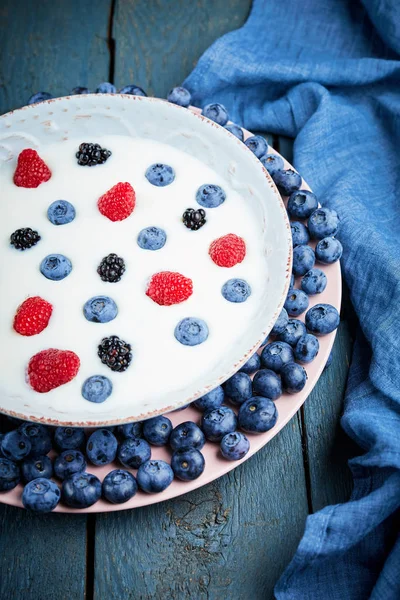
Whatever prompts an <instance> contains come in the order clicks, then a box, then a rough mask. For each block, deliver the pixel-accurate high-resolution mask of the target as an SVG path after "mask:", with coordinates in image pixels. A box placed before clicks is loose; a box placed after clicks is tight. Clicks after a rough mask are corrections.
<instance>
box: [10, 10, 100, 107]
mask: <svg viewBox="0 0 400 600" xmlns="http://www.w3.org/2000/svg"><path fill="white" fill-rule="evenodd" d="M111 2H112V0H97V1H96V2H81V1H80V0H57V2H54V1H53V0H42V1H41V2H26V1H25V0H3V1H2V3H1V7H0V18H1V24H2V27H1V29H0V47H1V57H0V61H1V62H0V73H1V81H0V113H1V114H2V113H4V112H7V111H8V110H11V109H13V108H18V107H19V106H22V105H24V104H26V103H27V101H28V99H29V97H30V96H31V94H33V93H34V92H38V91H48V92H49V93H51V94H52V95H53V96H66V95H68V93H70V91H71V90H72V88H74V87H75V86H78V85H81V86H87V87H89V88H90V89H95V88H96V87H97V84H99V83H101V82H102V81H107V80H108V75H109V51H108V45H107V37H108V19H109V15H110V7H111Z"/></svg>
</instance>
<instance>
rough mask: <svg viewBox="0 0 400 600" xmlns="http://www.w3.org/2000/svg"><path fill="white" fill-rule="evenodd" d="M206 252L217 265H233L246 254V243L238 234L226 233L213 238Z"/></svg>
mask: <svg viewBox="0 0 400 600" xmlns="http://www.w3.org/2000/svg"><path fill="white" fill-rule="evenodd" d="M208 253H209V255H210V256H211V258H212V260H213V261H214V262H215V264H216V265H218V266H219V267H234V266H235V265H237V264H238V263H241V262H242V261H243V259H244V257H245V256H246V244H245V243H244V240H243V239H242V238H241V237H239V236H238V235H235V234H234V233H228V235H224V236H223V237H220V238H218V239H217V240H214V241H213V242H212V243H211V244H210V249H209V251H208Z"/></svg>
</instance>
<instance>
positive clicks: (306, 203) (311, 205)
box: [287, 190, 318, 219]
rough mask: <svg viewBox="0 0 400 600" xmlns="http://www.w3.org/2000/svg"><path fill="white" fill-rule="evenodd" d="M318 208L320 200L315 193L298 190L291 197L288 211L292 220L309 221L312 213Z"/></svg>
mask: <svg viewBox="0 0 400 600" xmlns="http://www.w3.org/2000/svg"><path fill="white" fill-rule="evenodd" d="M317 208H318V200H317V197H316V195H315V194H313V192H309V191H308V190H297V191H296V192H293V194H291V195H290V198H289V200H288V203H287V211H288V213H289V215H290V216H291V217H292V218H295V219H308V217H309V216H310V215H311V213H313V212H314V210H316V209H317Z"/></svg>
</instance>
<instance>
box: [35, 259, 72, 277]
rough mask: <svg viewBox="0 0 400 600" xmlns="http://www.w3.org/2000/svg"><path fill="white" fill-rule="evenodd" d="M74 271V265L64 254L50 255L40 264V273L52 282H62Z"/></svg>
mask: <svg viewBox="0 0 400 600" xmlns="http://www.w3.org/2000/svg"><path fill="white" fill-rule="evenodd" d="M71 271H72V263H71V261H70V260H69V258H67V257H66V256H64V255H63V254H49V255H48V256H46V257H45V258H44V259H43V260H42V262H41V263H40V272H41V273H42V275H44V276H45V277H46V279H51V280H52V281H61V280H62V279H65V277H68V275H69V274H70V273H71Z"/></svg>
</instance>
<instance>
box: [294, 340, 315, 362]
mask: <svg viewBox="0 0 400 600" xmlns="http://www.w3.org/2000/svg"><path fill="white" fill-rule="evenodd" d="M318 351H319V341H318V339H317V338H316V337H315V335H312V333H305V334H304V335H302V336H301V338H300V339H299V340H298V342H297V344H296V347H295V349H294V356H295V358H296V360H298V361H299V362H301V363H310V362H312V361H313V360H314V358H315V357H316V356H317V354H318Z"/></svg>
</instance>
